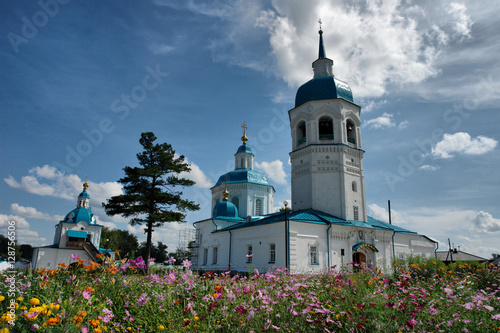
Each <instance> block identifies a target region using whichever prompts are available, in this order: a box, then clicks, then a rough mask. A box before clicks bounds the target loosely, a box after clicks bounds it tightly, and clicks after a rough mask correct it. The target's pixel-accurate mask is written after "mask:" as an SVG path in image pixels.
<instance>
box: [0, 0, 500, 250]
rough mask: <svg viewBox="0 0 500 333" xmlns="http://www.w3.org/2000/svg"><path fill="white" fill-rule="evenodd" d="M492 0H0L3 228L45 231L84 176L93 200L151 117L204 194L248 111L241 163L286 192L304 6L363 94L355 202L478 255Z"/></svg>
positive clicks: (483, 214)
mask: <svg viewBox="0 0 500 333" xmlns="http://www.w3.org/2000/svg"><path fill="white" fill-rule="evenodd" d="M499 10H500V3H497V2H494V1H491V2H490V3H489V5H488V6H485V5H484V4H483V3H478V2H473V1H457V2H455V1H441V2H439V3H438V4H436V3H435V2H434V1H419V2H414V3H413V2H404V1H362V2H356V4H355V5H353V4H351V3H350V2H348V1H309V2H304V1H298V0H297V1H285V0H274V1H260V0H257V1H250V2H249V1H222V0H214V1H195V0H190V1H167V0H164V1H162V0H153V1H140V2H139V1H85V2H77V1H69V0H59V1H57V0H42V1H40V2H35V1H33V2H27V1H24V2H18V1H2V2H1V4H0V22H1V23H0V29H1V34H0V36H1V39H0V73H1V76H0V149H1V150H0V152H1V156H2V159H1V161H2V163H1V164H0V175H1V181H0V193H1V198H2V200H1V201H0V232H2V233H5V231H6V227H7V222H8V221H9V220H16V221H17V231H18V235H17V236H18V240H19V242H20V243H30V244H32V245H34V246H38V245H47V244H51V243H52V240H53V232H54V226H55V225H56V224H57V222H58V221H59V220H60V219H61V218H62V217H63V216H64V215H65V214H66V213H68V212H69V211H70V210H71V209H73V208H74V206H75V205H76V197H77V195H78V193H79V192H81V189H82V183H83V182H84V181H85V179H86V178H85V177H86V176H88V179H89V183H90V188H89V193H90V195H91V205H92V207H93V211H94V213H95V214H96V215H97V218H98V221H99V222H100V223H102V224H104V225H107V226H110V227H116V228H122V229H128V230H130V231H131V232H133V233H135V234H137V235H138V237H139V238H140V239H141V240H144V239H145V237H144V233H143V231H142V229H141V228H132V227H131V226H129V225H128V224H127V220H125V219H123V218H121V217H108V216H106V215H105V213H104V211H103V210H102V208H101V202H103V201H105V200H106V198H109V197H110V196H112V195H116V194H119V193H120V185H119V184H118V183H116V181H117V180H118V179H119V178H121V177H122V176H123V171H122V168H123V167H124V166H127V165H129V166H133V165H135V164H136V163H137V162H136V156H135V155H136V153H138V152H139V151H140V145H139V142H138V140H139V137H140V134H141V133H142V132H144V131H152V132H154V133H155V134H156V136H157V137H158V139H159V141H160V142H168V143H170V144H172V146H173V147H174V149H175V150H176V151H177V153H179V154H182V155H185V156H186V158H187V159H188V161H189V162H190V163H191V164H192V169H193V172H192V173H191V174H190V175H189V177H191V178H193V179H194V180H196V181H197V186H196V187H193V188H190V189H186V190H185V191H184V194H185V196H186V197H187V198H190V199H191V200H195V201H197V202H198V203H200V205H201V207H202V209H201V210H200V211H199V212H196V213H189V214H188V216H187V221H188V224H187V225H186V224H177V223H174V224H170V225H167V226H165V227H163V228H160V229H158V230H157V231H156V233H155V235H154V240H155V241H159V240H161V241H162V242H165V243H167V244H168V245H169V249H170V250H173V249H174V248H175V247H176V245H177V239H178V230H182V229H184V228H185V227H187V226H189V224H190V223H192V222H194V221H197V220H200V219H203V218H206V217H209V216H210V210H211V209H210V187H211V186H213V185H214V184H215V182H216V181H217V178H218V177H219V176H220V175H221V174H223V173H224V172H226V171H228V170H231V169H233V168H234V164H233V163H234V157H233V154H234V153H235V152H236V149H237V147H238V146H239V144H240V143H241V141H240V139H239V138H240V137H241V135H242V129H241V127H240V126H241V125H242V123H243V122H246V123H247V125H248V132H247V134H248V137H249V142H248V143H249V144H250V145H251V146H252V148H253V150H254V153H255V155H256V157H255V160H256V169H258V170H260V171H262V172H265V173H266V174H267V175H268V177H269V179H270V181H271V183H272V184H273V185H274V187H275V188H276V191H277V192H276V197H275V206H276V207H279V206H280V203H281V202H282V201H283V200H285V199H290V165H289V163H288V153H289V152H290V149H291V135H290V130H289V123H288V116H287V112H288V110H290V109H291V108H292V107H293V106H294V105H293V102H294V98H295V92H296V90H297V88H298V87H299V86H300V85H301V84H303V83H305V82H306V81H308V80H309V79H310V78H311V77H312V69H311V63H312V62H313V61H314V60H315V59H316V58H317V51H318V49H317V48H318V34H317V30H318V23H317V21H318V18H319V17H321V19H322V22H323V30H324V39H325V45H326V54H327V56H328V57H329V58H331V59H332V60H333V61H334V73H335V75H336V76H337V77H338V78H339V79H341V80H344V81H346V82H347V83H349V84H350V86H351V89H352V91H353V95H354V100H355V102H356V103H357V104H358V105H360V106H361V107H362V112H361V118H362V122H363V125H362V142H363V149H364V150H365V155H364V171H365V184H366V193H367V202H368V211H369V214H370V215H371V216H373V217H376V218H379V219H382V220H387V208H386V207H387V200H391V206H392V209H393V211H392V213H393V215H392V216H393V222H394V223H396V224H398V225H399V226H402V227H405V228H408V229H411V230H414V231H417V232H419V233H422V234H425V235H428V236H430V237H432V238H434V239H436V240H438V241H439V244H440V247H441V248H445V249H446V248H447V239H448V238H450V239H451V241H452V242H453V243H454V244H455V246H460V247H461V249H462V250H464V251H467V252H471V253H474V254H478V255H482V256H485V257H490V254H491V253H492V252H500V245H499V244H500V242H499V240H500V206H499V204H498V202H499V190H498V189H499V188H500V176H499V173H498V165H499V164H500V154H499V147H498V141H499V140H500V137H499V131H498V124H499V123H500V113H499V112H498V103H499V102H500V66H499V65H500V60H499V58H498V54H500V38H499V33H498V31H500V20H499V19H498V15H497V13H498V12H499Z"/></svg>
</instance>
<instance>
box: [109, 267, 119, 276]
mask: <svg viewBox="0 0 500 333" xmlns="http://www.w3.org/2000/svg"><path fill="white" fill-rule="evenodd" d="M108 272H110V273H111V274H116V272H118V267H111V268H108Z"/></svg>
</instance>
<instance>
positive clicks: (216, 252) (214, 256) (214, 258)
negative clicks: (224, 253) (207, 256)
mask: <svg viewBox="0 0 500 333" xmlns="http://www.w3.org/2000/svg"><path fill="white" fill-rule="evenodd" d="M218 256H219V248H218V247H217V246H214V248H213V249H212V265H216V264H217V259H218Z"/></svg>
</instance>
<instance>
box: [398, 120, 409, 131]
mask: <svg viewBox="0 0 500 333" xmlns="http://www.w3.org/2000/svg"><path fill="white" fill-rule="evenodd" d="M409 123H410V122H409V121H408V120H403V121H402V122H400V123H399V125H398V130H402V129H405V128H407V127H408V124H409Z"/></svg>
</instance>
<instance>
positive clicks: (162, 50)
mask: <svg viewBox="0 0 500 333" xmlns="http://www.w3.org/2000/svg"><path fill="white" fill-rule="evenodd" d="M149 49H150V50H151V51H152V52H153V54H155V55H158V54H161V55H165V54H168V53H170V52H172V51H174V50H175V47H173V46H171V45H166V44H160V43H158V42H154V43H153V44H151V45H150V46H149Z"/></svg>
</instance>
